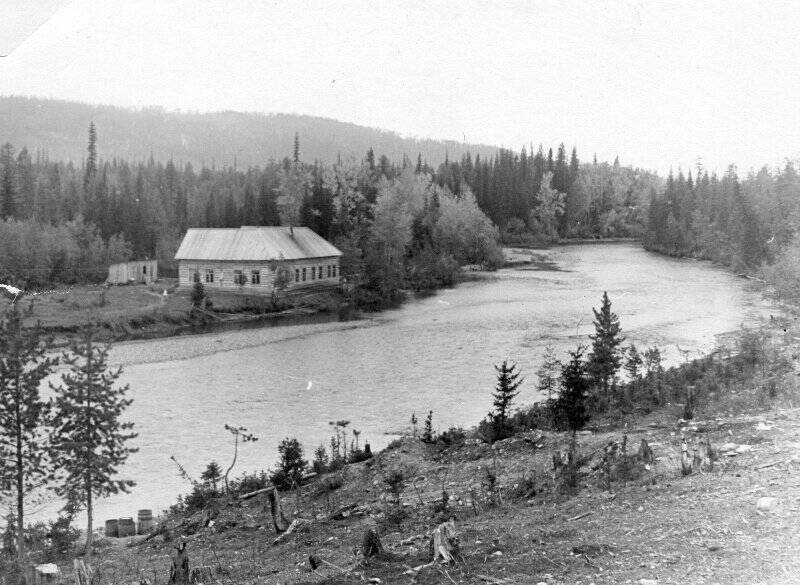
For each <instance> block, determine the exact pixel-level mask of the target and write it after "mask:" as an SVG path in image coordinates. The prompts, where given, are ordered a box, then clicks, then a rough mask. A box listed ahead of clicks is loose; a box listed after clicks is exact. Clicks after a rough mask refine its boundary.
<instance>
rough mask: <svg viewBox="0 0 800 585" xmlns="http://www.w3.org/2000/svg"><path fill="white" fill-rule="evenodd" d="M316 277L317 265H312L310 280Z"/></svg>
mask: <svg viewBox="0 0 800 585" xmlns="http://www.w3.org/2000/svg"><path fill="white" fill-rule="evenodd" d="M316 277H317V267H316V266H312V267H311V280H314V279H315V278H316Z"/></svg>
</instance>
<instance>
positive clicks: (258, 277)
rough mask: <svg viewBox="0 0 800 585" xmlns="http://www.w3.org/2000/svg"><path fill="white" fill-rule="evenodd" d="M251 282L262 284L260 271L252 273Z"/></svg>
mask: <svg viewBox="0 0 800 585" xmlns="http://www.w3.org/2000/svg"><path fill="white" fill-rule="evenodd" d="M250 282H252V283H253V284H261V271H260V270H253V272H251V273H250Z"/></svg>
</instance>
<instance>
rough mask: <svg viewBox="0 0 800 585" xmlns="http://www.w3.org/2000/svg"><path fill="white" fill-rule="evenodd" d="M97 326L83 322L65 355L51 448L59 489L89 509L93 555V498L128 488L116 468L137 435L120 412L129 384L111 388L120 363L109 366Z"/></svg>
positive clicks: (89, 551) (88, 532)
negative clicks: (65, 367) (59, 474)
mask: <svg viewBox="0 0 800 585" xmlns="http://www.w3.org/2000/svg"><path fill="white" fill-rule="evenodd" d="M96 335H97V330H96V329H95V328H94V327H93V326H92V325H87V326H86V327H84V328H83V329H82V330H81V332H80V333H79V334H78V336H77V337H76V338H75V339H73V340H72V342H71V344H70V350H69V352H67V353H66V354H65V356H64V360H65V361H66V363H68V364H69V366H70V368H69V372H67V373H65V374H62V376H61V379H62V384H61V385H60V386H58V387H54V388H53V389H54V390H55V392H56V397H55V417H54V427H55V432H54V447H55V456H56V461H57V463H58V466H59V468H60V469H61V471H62V473H63V474H64V477H63V482H62V483H61V485H60V486H59V487H58V489H57V493H58V494H59V495H61V496H64V497H66V498H67V500H68V502H69V503H71V504H74V505H76V506H80V507H85V508H86V513H87V528H86V535H87V539H86V555H87V557H88V558H89V559H90V560H91V556H92V534H93V532H92V524H93V521H94V515H93V514H94V500H95V498H102V497H106V496H109V495H112V494H116V493H119V492H123V493H127V491H128V489H129V488H130V487H132V486H133V485H135V484H134V482H133V481H131V480H120V479H115V477H116V475H117V473H118V471H119V467H120V466H121V465H122V464H124V463H125V461H126V460H127V458H128V456H129V455H130V454H131V453H134V452H136V449H134V448H132V447H129V446H127V445H126V443H127V442H128V441H130V440H131V439H133V438H134V437H136V434H135V433H133V432H132V431H131V429H132V428H133V423H130V422H122V421H121V420H120V417H121V416H122V414H123V413H124V412H125V409H126V408H127V407H128V406H130V404H131V402H133V401H132V400H131V399H128V398H125V394H126V392H127V391H128V386H127V385H126V386H122V387H115V386H116V382H117V380H118V379H119V377H120V375H121V374H122V368H118V369H116V370H112V369H110V368H109V366H108V350H109V347H108V346H101V345H98V344H97V343H96V341H95V337H96Z"/></svg>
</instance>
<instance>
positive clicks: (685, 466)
mask: <svg viewBox="0 0 800 585" xmlns="http://www.w3.org/2000/svg"><path fill="white" fill-rule="evenodd" d="M681 474H683V475H691V474H692V458H691V457H690V456H689V446H688V445H687V444H686V439H684V440H683V442H682V443H681Z"/></svg>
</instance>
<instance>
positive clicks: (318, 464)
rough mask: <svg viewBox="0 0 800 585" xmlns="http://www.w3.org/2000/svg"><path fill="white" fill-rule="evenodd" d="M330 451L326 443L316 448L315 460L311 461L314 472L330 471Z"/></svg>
mask: <svg viewBox="0 0 800 585" xmlns="http://www.w3.org/2000/svg"><path fill="white" fill-rule="evenodd" d="M328 464H329V459H328V452H327V451H326V450H325V445H320V446H319V447H317V448H316V449H314V461H312V462H311V469H312V470H313V471H314V473H325V472H326V471H328Z"/></svg>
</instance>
